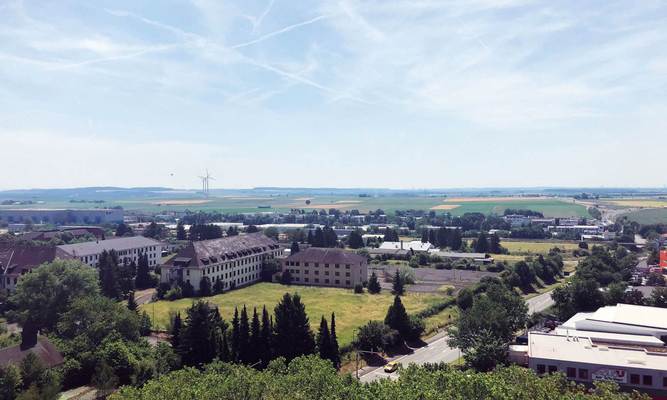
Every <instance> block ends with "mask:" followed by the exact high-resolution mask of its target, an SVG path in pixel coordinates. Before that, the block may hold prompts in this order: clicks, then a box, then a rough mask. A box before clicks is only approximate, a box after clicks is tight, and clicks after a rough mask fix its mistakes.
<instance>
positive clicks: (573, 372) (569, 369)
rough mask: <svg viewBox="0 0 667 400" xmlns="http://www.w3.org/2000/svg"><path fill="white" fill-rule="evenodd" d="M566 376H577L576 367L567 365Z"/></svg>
mask: <svg viewBox="0 0 667 400" xmlns="http://www.w3.org/2000/svg"><path fill="white" fill-rule="evenodd" d="M567 377H568V378H576V377H577V369H576V368H573V367H567Z"/></svg>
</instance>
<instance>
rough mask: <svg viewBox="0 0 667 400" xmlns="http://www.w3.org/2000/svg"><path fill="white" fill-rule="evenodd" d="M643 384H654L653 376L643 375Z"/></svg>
mask: <svg viewBox="0 0 667 400" xmlns="http://www.w3.org/2000/svg"><path fill="white" fill-rule="evenodd" d="M642 385H644V386H653V376H652V375H644V376H643V377H642Z"/></svg>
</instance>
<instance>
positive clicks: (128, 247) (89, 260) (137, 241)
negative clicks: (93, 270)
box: [58, 236, 163, 267]
mask: <svg viewBox="0 0 667 400" xmlns="http://www.w3.org/2000/svg"><path fill="white" fill-rule="evenodd" d="M162 247H163V245H162V243H161V242H158V241H157V240H154V239H151V238H147V237H143V236H128V237H119V238H113V239H107V240H96V241H90V242H83V243H74V244H64V245H62V246H58V249H59V250H60V251H61V252H62V253H64V254H66V255H67V256H68V257H69V258H76V259H79V260H81V261H82V262H84V263H85V264H88V265H90V266H91V267H94V266H96V265H97V263H98V262H99V260H100V255H101V254H102V252H104V251H107V252H109V251H111V250H113V251H115V252H116V254H117V255H118V260H119V262H121V263H130V262H132V261H134V262H135V263H137V262H138V261H139V256H140V255H142V254H147V255H148V265H149V266H151V267H155V266H157V265H158V264H159V263H160V256H161V255H162Z"/></svg>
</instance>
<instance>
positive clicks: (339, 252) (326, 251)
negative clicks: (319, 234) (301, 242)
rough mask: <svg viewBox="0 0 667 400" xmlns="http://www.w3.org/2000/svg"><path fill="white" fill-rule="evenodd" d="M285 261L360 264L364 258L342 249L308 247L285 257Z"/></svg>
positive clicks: (364, 260)
mask: <svg viewBox="0 0 667 400" xmlns="http://www.w3.org/2000/svg"><path fill="white" fill-rule="evenodd" d="M287 261H300V262H313V263H325V264H361V263H364V262H366V257H362V256H360V255H358V254H355V253H351V252H349V251H345V250H343V249H335V248H323V247H309V248H307V249H305V250H302V251H299V252H298V253H295V254H292V255H290V256H289V257H287Z"/></svg>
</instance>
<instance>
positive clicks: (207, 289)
mask: <svg viewBox="0 0 667 400" xmlns="http://www.w3.org/2000/svg"><path fill="white" fill-rule="evenodd" d="M197 294H198V295H199V296H200V297H208V296H210V295H211V294H212V288H211V279H209V277H208V276H205V277H203V278H201V279H200V280H199V292H198V293H197Z"/></svg>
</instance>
